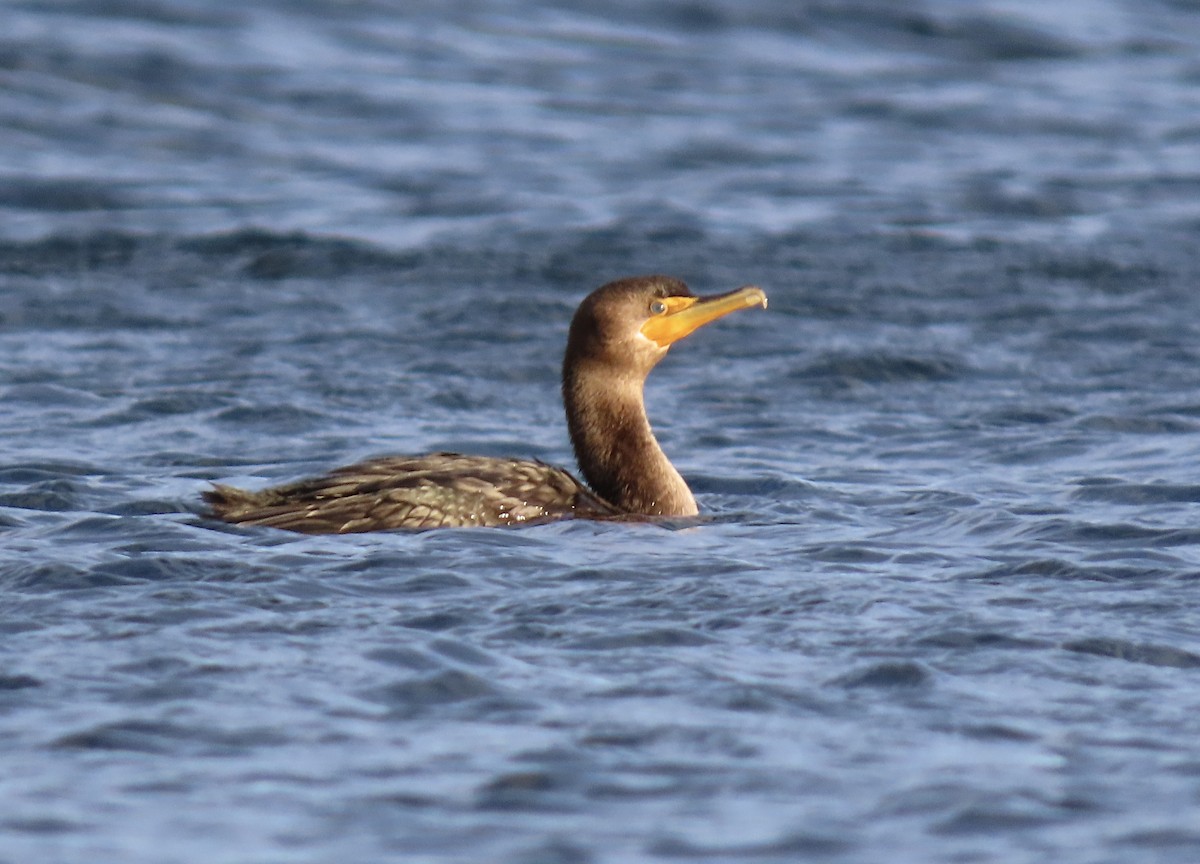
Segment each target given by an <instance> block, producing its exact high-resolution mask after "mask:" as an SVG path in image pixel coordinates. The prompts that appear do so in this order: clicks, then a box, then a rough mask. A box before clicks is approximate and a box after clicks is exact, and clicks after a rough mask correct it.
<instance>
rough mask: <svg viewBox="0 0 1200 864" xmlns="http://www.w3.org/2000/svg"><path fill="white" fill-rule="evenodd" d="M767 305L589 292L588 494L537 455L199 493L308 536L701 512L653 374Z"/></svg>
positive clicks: (455, 459) (217, 506)
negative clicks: (668, 435)
mask: <svg viewBox="0 0 1200 864" xmlns="http://www.w3.org/2000/svg"><path fill="white" fill-rule="evenodd" d="M766 305H767V298H766V295H765V294H764V293H763V292H762V290H761V289H759V288H755V287H753V286H747V287H745V288H739V289H738V290H737V291H732V292H730V293H728V294H722V295H719V296H716V297H708V298H697V297H695V296H694V295H693V294H692V293H691V291H689V290H688V287H687V286H686V285H684V284H683V283H682V282H680V281H679V280H677V279H671V278H669V277H666V276H639V277H634V278H630V279H622V280H619V281H617V282H610V283H609V284H607V285H605V286H603V287H601V288H598V289H597V290H596V291H594V292H592V293H591V294H590V295H588V297H587V298H585V299H584V301H583V303H581V304H580V306H579V309H578V310H577V311H576V313H575V317H574V319H573V320H572V321H571V330H570V335H569V336H568V338H567V350H566V353H565V355H564V357H563V373H562V390H563V404H564V407H565V409H566V414H567V427H568V430H569V431H570V435H571V443H572V444H573V445H574V448H575V457H576V459H577V461H578V462H579V469H580V471H581V472H582V473H583V476H584V477H585V478H586V480H587V482H588V484H589V485H590V487H591V488H590V489H589V488H588V486H584V485H583V484H582V483H580V482H579V481H578V480H576V479H575V478H574V477H572V476H571V475H570V474H569V473H567V472H566V471H564V470H562V469H561V468H555V467H553V466H551V465H547V464H545V463H544V462H539V461H537V460H530V459H495V458H491V457H487V456H463V455H460V454H458V453H433V454H430V455H428V456H389V457H382V458H379V459H370V460H367V461H365V462H359V463H357V464H354V465H349V466H347V467H345V468H338V469H336V470H335V471H332V472H330V473H329V474H326V475H324V476H321V477H316V478H312V479H309V480H300V481H298V482H295V483H289V484H287V485H284V486H275V487H272V488H269V489H264V490H262V491H259V492H248V491H245V490H242V489H235V488H233V487H232V486H223V485H215V486H214V487H213V488H212V489H211V490H209V491H207V492H205V493H204V500H205V501H207V502H208V503H209V504H210V505H211V506H212V514H213V515H214V516H216V517H217V518H219V519H223V520H225V521H226V522H233V523H237V524H244V525H267V526H270V527H273V528H283V529H286V530H289V531H300V532H304V533H306V534H346V533H352V532H360V531H385V530H392V529H400V528H410V529H423V528H439V527H462V526H471V525H493V526H494V525H515V524H521V523H531V522H534V523H536V522H547V521H552V520H556V519H571V518H584V519H604V518H616V517H626V518H627V517H630V516H692V515H695V514H696V513H697V512H698V511H697V509H696V501H695V499H694V498H693V497H692V493H691V491H690V490H689V489H688V487H687V483H685V482H684V480H683V478H682V477H681V476H680V475H679V472H678V471H676V470H675V467H674V466H673V465H672V464H671V462H670V460H668V459H667V457H666V454H664V453H663V451H662V448H661V447H659V445H658V441H657V440H655V438H654V433H653V432H652V431H651V429H650V422H649V420H648V419H647V417H646V409H645V403H644V401H643V398H642V391H643V386H644V384H645V381H646V376H647V375H648V374H649V372H650V370H651V369H653V368H654V366H655V365H656V364H657V363H658V361H659V360H661V359H662V358H663V357H665V356H666V353H667V349H668V348H669V347H670V345H671V343H673V342H675V341H676V340H678V339H681V338H683V337H684V336H686V335H687V334H688V333H690V332H692V331H693V330H695V329H696V328H697V327H701V326H703V325H704V324H707V323H708V322H710V321H714V320H716V319H717V318H720V317H721V316H723V315H726V314H728V313H730V312H734V311H736V310H738V309H744V308H747V307H750V306H766Z"/></svg>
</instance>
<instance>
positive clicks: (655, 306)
mask: <svg viewBox="0 0 1200 864" xmlns="http://www.w3.org/2000/svg"><path fill="white" fill-rule="evenodd" d="M666 311H667V304H666V303H664V302H662V301H661V300H651V301H650V314H651V315H661V314H663V313H664V312H666Z"/></svg>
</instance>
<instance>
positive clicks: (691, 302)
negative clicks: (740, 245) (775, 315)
mask: <svg viewBox="0 0 1200 864" xmlns="http://www.w3.org/2000/svg"><path fill="white" fill-rule="evenodd" d="M659 302H661V303H662V304H663V305H664V306H666V307H667V308H666V311H665V312H661V313H659V314H658V315H655V316H653V317H652V318H650V320H649V321H647V322H646V323H645V324H643V325H642V335H643V336H645V337H646V338H647V339H650V340H651V341H653V342H654V343H655V344H657V345H658V347H660V348H666V347H667V346H668V345H670V344H671V343H672V342H677V341H679V340H680V339H682V338H683V337H684V336H686V335H688V334H689V333H691V332H692V331H693V330H696V329H697V328H699V327H703V326H704V325H705V324H708V323H709V322H711V321H716V320H717V319H718V318H721V317H723V316H725V315H728V314H729V313H730V312H737V311H738V310H739V309H749V308H750V307H751V306H761V307H762V308H764V309H766V308H767V295H766V294H765V293H763V290H762V289H761V288H759V287H757V286H756V285H747V286H745V287H744V288H739V289H737V290H736V291H730V292H729V293H728V294H718V295H716V296H715V297H663V298H662V299H661V300H660V301H659Z"/></svg>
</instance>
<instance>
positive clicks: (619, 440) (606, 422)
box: [563, 363, 699, 516]
mask: <svg viewBox="0 0 1200 864" xmlns="http://www.w3.org/2000/svg"><path fill="white" fill-rule="evenodd" d="M644 384H645V379H644V377H642V376H638V375H636V374H634V375H626V374H620V373H615V372H614V370H612V369H609V368H607V367H603V366H601V365H599V364H588V363H575V364H571V365H570V366H569V367H568V368H567V369H565V370H564V372H563V404H564V406H565V408H566V413H567V428H568V430H569V431H570V433H571V444H572V445H573V446H574V448H575V458H576V460H577V461H578V462H579V470H580V471H581V472H582V473H583V476H584V478H585V479H586V480H587V482H588V484H589V485H590V486H591V487H592V489H593V490H594V491H595V492H596V493H597V494H599V495H600V496H602V497H603V498H605V499H606V500H608V501H609V502H610V503H612V504H614V505H616V506H617V507H619V508H620V509H622V510H625V511H626V512H628V513H639V514H645V515H651V516H694V515H696V514H697V513H698V512H699V511H698V509H697V508H696V499H695V498H694V497H692V493H691V490H690V489H688V486H687V483H685V482H684V480H683V477H681V476H680V475H679V472H678V471H676V470H675V466H674V465H672V464H671V461H670V460H669V459H668V458H667V456H666V454H665V453H663V450H662V447H660V446H659V444H658V440H657V439H656V438H655V437H654V432H653V430H651V428H650V421H649V419H648V418H647V417H646V406H645V402H644V399H643V385H644Z"/></svg>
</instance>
